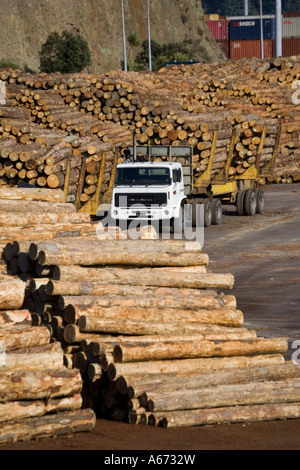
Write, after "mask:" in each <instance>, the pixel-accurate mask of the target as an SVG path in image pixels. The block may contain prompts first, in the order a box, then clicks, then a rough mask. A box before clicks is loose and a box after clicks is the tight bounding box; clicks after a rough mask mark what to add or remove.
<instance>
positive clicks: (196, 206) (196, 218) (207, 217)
mask: <svg viewBox="0 0 300 470" xmlns="http://www.w3.org/2000/svg"><path fill="white" fill-rule="evenodd" d="M201 206H203V218H202V217H201V213H200V210H201ZM211 221H212V203H211V200H210V199H208V198H205V199H202V200H198V201H197V203H195V202H194V203H193V207H192V224H193V227H197V226H199V225H200V224H202V223H203V225H204V227H209V226H210V225H211Z"/></svg>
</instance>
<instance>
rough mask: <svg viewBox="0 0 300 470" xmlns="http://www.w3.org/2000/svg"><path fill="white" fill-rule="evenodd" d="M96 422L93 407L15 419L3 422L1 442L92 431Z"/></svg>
mask: <svg viewBox="0 0 300 470" xmlns="http://www.w3.org/2000/svg"><path fill="white" fill-rule="evenodd" d="M95 424H96V415H95V413H94V411H93V410H91V409H82V410H76V411H65V412H63V413H54V414H49V415H45V416H42V417H38V418H27V419H22V420H13V421H8V422H7V423H5V424H4V423H3V424H2V426H1V431H0V443H1V444H7V443H11V442H16V441H29V440H31V439H41V438H45V437H54V436H61V435H65V434H66V435H67V434H73V433H76V432H87V431H91V430H92V429H93V428H94V427H95Z"/></svg>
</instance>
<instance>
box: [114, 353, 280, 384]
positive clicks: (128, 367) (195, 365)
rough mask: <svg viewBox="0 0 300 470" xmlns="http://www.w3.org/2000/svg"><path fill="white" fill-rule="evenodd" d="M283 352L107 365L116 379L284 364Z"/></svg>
mask: <svg viewBox="0 0 300 470" xmlns="http://www.w3.org/2000/svg"><path fill="white" fill-rule="evenodd" d="M284 362H285V361H284V357H283V355H282V354H263V355H261V354H257V355H255V356H232V357H213V358H192V359H174V360H168V361H165V360H164V361H150V362H147V361H145V362H143V361H142V362H129V363H122V364H121V363H113V362H110V363H109V364H108V366H107V375H108V378H109V379H110V380H116V379H118V378H119V377H121V376H123V375H135V374H137V373H139V374H147V373H150V372H151V373H166V372H176V371H184V370H185V371H189V370H198V371H199V372H200V371H203V372H207V371H212V370H213V371H215V370H220V369H225V368H229V367H230V368H231V367H238V368H241V367H250V366H259V365H260V366H261V365H272V364H283V363H284Z"/></svg>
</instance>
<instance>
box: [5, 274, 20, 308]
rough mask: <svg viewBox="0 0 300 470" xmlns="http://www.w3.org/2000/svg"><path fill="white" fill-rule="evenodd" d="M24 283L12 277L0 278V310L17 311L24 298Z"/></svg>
mask: <svg viewBox="0 0 300 470" xmlns="http://www.w3.org/2000/svg"><path fill="white" fill-rule="evenodd" d="M25 287H26V284H25V282H23V281H21V280H20V279H17V278H14V277H12V276H5V277H2V278H0V310H19V309H20V308H21V307H22V305H23V301H24V297H25Z"/></svg>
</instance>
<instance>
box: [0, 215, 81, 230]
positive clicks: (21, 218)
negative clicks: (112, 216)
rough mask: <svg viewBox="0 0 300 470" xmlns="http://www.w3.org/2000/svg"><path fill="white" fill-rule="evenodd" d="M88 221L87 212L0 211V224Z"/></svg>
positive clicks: (19, 224)
mask: <svg viewBox="0 0 300 470" xmlns="http://www.w3.org/2000/svg"><path fill="white" fill-rule="evenodd" d="M84 222H90V215H89V214H88V213H63V214H56V213H51V212H48V213H34V214H32V213H23V212H11V213H6V212H0V226H2V227H5V226H6V227H13V226H15V227H17V226H22V225H23V226H24V225H30V224H31V225H39V224H60V223H61V224H63V223H65V224H67V223H70V224H76V223H84Z"/></svg>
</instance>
